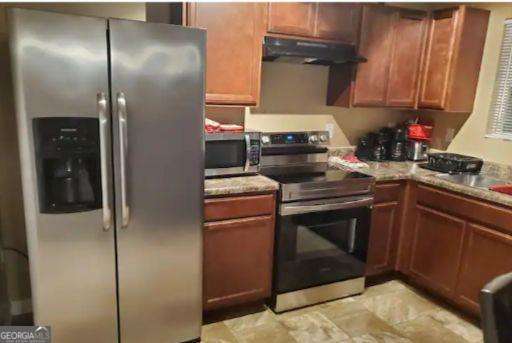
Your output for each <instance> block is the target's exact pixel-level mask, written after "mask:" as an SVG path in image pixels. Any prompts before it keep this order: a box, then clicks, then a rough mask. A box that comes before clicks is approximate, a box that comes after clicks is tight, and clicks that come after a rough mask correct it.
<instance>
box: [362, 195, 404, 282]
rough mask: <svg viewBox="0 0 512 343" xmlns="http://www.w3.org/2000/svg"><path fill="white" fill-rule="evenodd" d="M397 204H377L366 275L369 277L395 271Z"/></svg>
mask: <svg viewBox="0 0 512 343" xmlns="http://www.w3.org/2000/svg"><path fill="white" fill-rule="evenodd" d="M397 208H398V203H397V202H388V203H382V204H375V205H374V206H373V209H372V226H371V231H370V244H369V247H368V259H367V261H366V263H367V264H366V273H367V274H368V275H372V274H378V273H383V272H386V271H390V270H393V244H394V242H393V238H394V230H395V223H396V216H397Z"/></svg>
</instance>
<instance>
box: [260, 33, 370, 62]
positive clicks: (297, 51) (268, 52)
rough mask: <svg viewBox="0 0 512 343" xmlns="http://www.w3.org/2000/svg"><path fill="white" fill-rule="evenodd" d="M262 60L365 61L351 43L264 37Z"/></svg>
mask: <svg viewBox="0 0 512 343" xmlns="http://www.w3.org/2000/svg"><path fill="white" fill-rule="evenodd" d="M263 60H264V61H276V62H289V63H300V64H319V65H332V64H341V63H350V62H352V63H359V62H366V58H364V57H362V56H359V55H358V54H357V52H356V49H355V47H354V46H353V45H350V44H337V43H324V42H315V41H307V40H296V39H286V38H275V37H265V39H264V41H263Z"/></svg>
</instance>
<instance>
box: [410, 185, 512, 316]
mask: <svg viewBox="0 0 512 343" xmlns="http://www.w3.org/2000/svg"><path fill="white" fill-rule="evenodd" d="M416 193H417V194H416V198H415V203H416V205H415V206H414V207H413V209H414V210H413V211H414V216H415V220H414V223H413V225H407V226H406V227H405V226H404V230H406V231H407V230H410V231H412V232H410V234H406V235H404V237H411V238H408V239H407V240H405V239H404V241H403V242H401V245H402V246H405V247H408V248H409V249H410V251H409V252H408V254H406V255H405V256H409V261H408V268H406V269H405V270H404V273H405V274H407V275H408V276H409V277H410V278H411V281H413V282H415V283H416V284H417V285H419V286H422V287H425V288H427V289H430V290H431V291H433V292H434V293H436V294H437V295H440V296H443V297H444V298H445V299H446V300H448V301H450V302H451V303H452V304H455V305H457V306H459V307H461V308H462V309H465V310H466V311H468V312H471V313H473V314H474V315H479V311H480V306H479V293H480V290H481V289H482V288H483V286H484V285H485V284H487V283H488V282H490V281H491V280H492V279H494V278H495V277H497V276H499V275H501V274H505V273H508V272H512V235H511V234H510V233H511V232H512V230H511V224H510V211H511V209H510V208H508V207H505V206H500V205H497V204H493V203H489V202H486V201H481V200H478V199H474V198H471V197H467V196H464V195H462V194H457V193H453V192H448V191H445V190H442V189H438V188H434V187H430V186H427V185H423V184H420V185H419V186H418V187H417V192H416ZM506 217H508V218H509V220H508V221H507V220H505V218H506Z"/></svg>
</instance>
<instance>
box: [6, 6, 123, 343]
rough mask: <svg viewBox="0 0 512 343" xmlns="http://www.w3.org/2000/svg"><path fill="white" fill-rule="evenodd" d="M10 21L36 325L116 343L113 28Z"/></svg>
mask: <svg viewBox="0 0 512 343" xmlns="http://www.w3.org/2000/svg"><path fill="white" fill-rule="evenodd" d="M8 13H9V14H8V20H9V31H10V46H11V62H12V71H13V81H14V92H15V104H16V116H17V124H18V136H19V145H20V155H21V173H22V184H23V195H24V207H25V219H26V220H25V225H26V232H27V241H28V250H29V256H30V276H31V286H32V305H33V309H34V316H35V323H36V325H50V326H51V329H52V336H53V337H52V338H53V340H52V341H54V342H98V343H99V342H109V343H110V342H114V341H117V307H116V278H115V275H116V268H115V244H114V227H113V226H114V224H113V222H112V214H111V206H110V202H111V199H112V191H113V185H112V184H113V183H112V174H111V170H110V169H111V168H110V165H111V163H109V162H108V161H111V159H112V156H111V150H110V144H109V142H110V128H109V125H110V119H109V115H108V113H109V112H108V101H109V100H108V94H109V89H108V53H107V39H106V28H107V22H106V21H105V20H104V19H99V18H89V17H81V16H73V15H64V14H57V13H51V12H42V11H34V10H26V9H9V12H8ZM100 117H101V120H100ZM100 122H101V124H100ZM100 140H101V141H100ZM43 192H44V194H43Z"/></svg>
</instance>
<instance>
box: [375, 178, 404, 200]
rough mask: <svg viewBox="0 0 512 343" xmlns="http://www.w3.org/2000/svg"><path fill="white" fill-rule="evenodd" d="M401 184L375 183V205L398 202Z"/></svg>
mask: <svg viewBox="0 0 512 343" xmlns="http://www.w3.org/2000/svg"><path fill="white" fill-rule="evenodd" d="M401 191H402V184H400V183H398V182H390V183H377V185H376V186H375V199H374V201H375V203H381V202H392V201H398V200H399V198H400V193H401Z"/></svg>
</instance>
